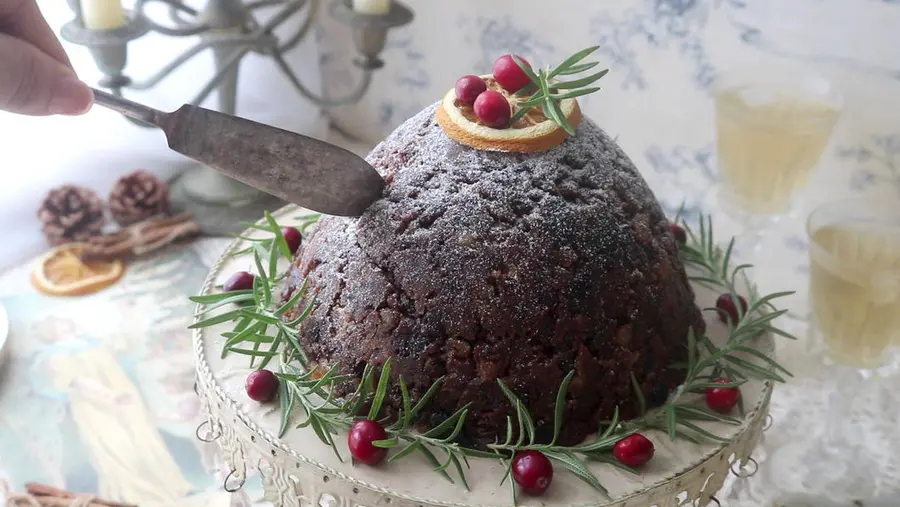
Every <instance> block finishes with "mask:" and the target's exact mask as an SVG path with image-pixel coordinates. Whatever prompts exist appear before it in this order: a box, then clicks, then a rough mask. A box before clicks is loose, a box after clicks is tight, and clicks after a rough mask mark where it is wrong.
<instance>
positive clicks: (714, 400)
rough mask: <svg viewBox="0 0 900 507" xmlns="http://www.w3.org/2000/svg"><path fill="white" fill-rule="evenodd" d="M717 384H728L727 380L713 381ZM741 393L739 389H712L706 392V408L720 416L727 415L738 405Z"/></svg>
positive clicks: (718, 379)
mask: <svg viewBox="0 0 900 507" xmlns="http://www.w3.org/2000/svg"><path fill="white" fill-rule="evenodd" d="M713 382H715V383H717V384H727V383H729V382H730V380H728V379H727V378H717V379H715V380H713ZM740 397H741V391H740V389H738V388H737V387H710V388H708V389H707V390H706V406H707V407H709V408H711V409H712V410H715V411H716V412H718V413H720V414H727V413H728V412H731V409H733V408H734V406H735V405H737V402H738V398H740Z"/></svg>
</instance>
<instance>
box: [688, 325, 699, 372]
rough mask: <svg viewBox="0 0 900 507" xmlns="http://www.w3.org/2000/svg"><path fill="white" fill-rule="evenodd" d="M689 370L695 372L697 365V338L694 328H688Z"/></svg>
mask: <svg viewBox="0 0 900 507" xmlns="http://www.w3.org/2000/svg"><path fill="white" fill-rule="evenodd" d="M687 342H688V345H687V347H688V370H693V369H694V365H696V364H697V336H696V335H695V334H694V327H693V326H691V327H690V328H688V335H687Z"/></svg>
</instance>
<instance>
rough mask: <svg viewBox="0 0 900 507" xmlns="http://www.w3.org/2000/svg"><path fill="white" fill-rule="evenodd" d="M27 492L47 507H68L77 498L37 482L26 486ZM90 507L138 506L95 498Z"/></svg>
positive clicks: (69, 493)
mask: <svg viewBox="0 0 900 507" xmlns="http://www.w3.org/2000/svg"><path fill="white" fill-rule="evenodd" d="M25 491H26V492H28V494H29V495H31V496H34V497H37V499H38V501H39V502H40V503H41V505H42V506H45V507H68V506H69V505H71V504H72V500H74V499H75V497H76V496H77V495H76V494H75V493H72V492H70V491H66V490H64V489H59V488H54V487H53V486H47V485H45V484H38V483H35V482H29V483H28V484H25ZM88 507H137V505H134V504H129V503H120V502H112V501H109V500H102V499H99V498H95V499H94V500H91V501H90V503H88Z"/></svg>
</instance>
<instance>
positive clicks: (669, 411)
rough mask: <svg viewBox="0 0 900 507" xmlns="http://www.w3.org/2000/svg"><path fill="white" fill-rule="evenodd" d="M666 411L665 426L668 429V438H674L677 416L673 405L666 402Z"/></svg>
mask: <svg viewBox="0 0 900 507" xmlns="http://www.w3.org/2000/svg"><path fill="white" fill-rule="evenodd" d="M665 407H666V408H665V411H666V428H667V429H668V431H669V439H670V440H675V437H676V436H677V432H676V431H675V430H676V429H677V427H678V420H677V416H676V415H675V405H671V404H668V405H666V406H665Z"/></svg>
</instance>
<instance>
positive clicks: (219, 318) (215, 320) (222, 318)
mask: <svg viewBox="0 0 900 507" xmlns="http://www.w3.org/2000/svg"><path fill="white" fill-rule="evenodd" d="M242 316H243V313H242V312H241V309H237V310H232V311H230V312H225V313H220V314H218V315H215V316H213V317H210V318H208V319H205V320H201V321H198V322H194V323H193V324H191V325H190V326H188V329H200V328H204V327H210V326H215V325H216V324H221V323H223V322H229V321H232V320H234V319H236V318H238V317H242Z"/></svg>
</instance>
